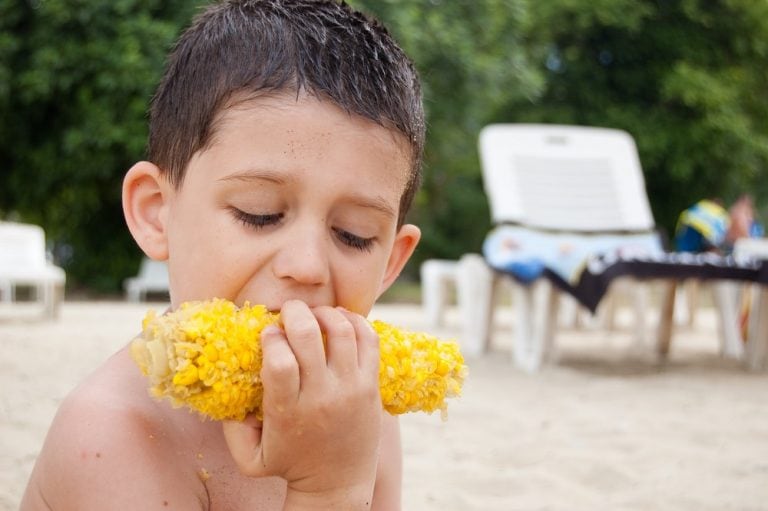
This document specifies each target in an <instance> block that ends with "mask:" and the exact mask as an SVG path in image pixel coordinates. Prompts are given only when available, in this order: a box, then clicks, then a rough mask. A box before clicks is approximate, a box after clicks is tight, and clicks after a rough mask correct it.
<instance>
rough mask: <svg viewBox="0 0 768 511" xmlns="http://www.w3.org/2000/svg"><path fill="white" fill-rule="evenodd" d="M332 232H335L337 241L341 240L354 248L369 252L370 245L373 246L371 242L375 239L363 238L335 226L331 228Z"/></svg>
mask: <svg viewBox="0 0 768 511" xmlns="http://www.w3.org/2000/svg"><path fill="white" fill-rule="evenodd" d="M333 232H334V234H336V237H337V238H338V239H339V241H341V242H342V243H343V244H345V245H347V246H348V247H351V248H354V249H356V250H360V251H361V252H370V251H371V247H373V242H374V241H375V239H376V238H363V237H362V236H358V235H356V234H352V233H351V232H349V231H345V230H344V229H338V228H336V227H334V228H333Z"/></svg>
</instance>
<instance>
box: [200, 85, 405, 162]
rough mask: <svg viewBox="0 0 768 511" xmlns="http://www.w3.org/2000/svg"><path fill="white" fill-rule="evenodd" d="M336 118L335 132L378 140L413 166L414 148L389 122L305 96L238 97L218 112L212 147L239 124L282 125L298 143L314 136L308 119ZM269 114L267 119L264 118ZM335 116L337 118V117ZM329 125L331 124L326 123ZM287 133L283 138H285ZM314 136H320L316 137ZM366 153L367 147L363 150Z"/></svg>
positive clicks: (231, 98) (293, 93)
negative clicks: (299, 140) (308, 128)
mask: <svg viewBox="0 0 768 511" xmlns="http://www.w3.org/2000/svg"><path fill="white" fill-rule="evenodd" d="M329 113H330V114H331V116H332V117H333V120H334V122H333V128H332V130H333V131H339V132H346V133H348V134H350V135H351V136H355V135H365V136H366V137H370V138H373V139H376V140H377V141H378V142H380V143H381V144H382V145H387V146H389V147H391V148H392V155H391V156H392V158H398V159H403V158H404V159H405V160H407V161H408V167H409V169H410V167H411V166H412V163H413V158H414V155H413V146H412V144H411V143H410V141H409V140H408V138H407V137H406V135H405V134H404V133H402V132H401V131H399V130H398V129H396V128H395V127H394V126H391V123H387V122H386V121H382V122H376V121H374V120H371V119H368V118H367V117H363V116H361V115H358V114H355V113H353V112H350V111H349V110H345V109H344V108H342V107H341V106H339V105H338V104H337V103H335V102H334V101H332V100H331V99H329V98H326V97H318V96H316V95H311V94H308V93H306V92H299V93H296V92H277V93H275V92H273V93H266V94H265V93H260V94H258V95H253V94H245V93H238V94H235V95H233V96H232V97H230V99H229V100H228V101H227V102H226V103H225V104H224V105H223V106H222V107H221V108H220V109H219V110H218V111H217V113H216V115H215V116H214V120H213V122H212V123H211V131H212V134H211V143H212V144H215V143H217V142H221V141H222V140H221V138H222V137H226V136H231V134H232V133H233V132H236V131H237V129H238V127H237V124H238V123H242V122H257V123H258V122H260V121H262V120H263V121H264V122H265V123H266V122H269V123H272V124H274V123H276V122H277V123H279V124H280V128H282V129H283V130H285V133H287V134H290V135H293V137H294V138H296V139H303V138H305V137H308V136H311V135H310V133H308V130H307V129H306V128H307V122H306V121H307V119H309V120H312V119H315V120H318V121H325V120H327V119H328V118H329ZM265 114H268V115H265ZM334 114H335V115H334ZM326 125H328V123H326ZM285 133H284V134H285ZM330 134H331V130H329V131H328V132H327V133H325V135H326V136H328V135H330ZM314 136H318V135H317V133H315V134H314ZM359 149H360V151H365V150H366V147H360V148H359Z"/></svg>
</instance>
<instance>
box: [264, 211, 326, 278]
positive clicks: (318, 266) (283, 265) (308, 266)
mask: <svg viewBox="0 0 768 511" xmlns="http://www.w3.org/2000/svg"><path fill="white" fill-rule="evenodd" d="M292 231H293V232H290V233H289V232H286V233H285V238H284V240H283V243H281V244H280V247H278V249H277V251H276V253H275V258H274V260H273V264H272V266H273V270H272V271H273V273H274V275H275V276H276V277H277V278H279V279H283V280H285V279H288V280H292V281H294V282H295V283H296V284H301V285H306V286H319V285H322V284H326V283H327V282H328V280H329V279H330V269H329V259H328V252H327V251H328V235H327V234H326V233H325V227H324V226H322V227H304V228H301V229H295V230H292Z"/></svg>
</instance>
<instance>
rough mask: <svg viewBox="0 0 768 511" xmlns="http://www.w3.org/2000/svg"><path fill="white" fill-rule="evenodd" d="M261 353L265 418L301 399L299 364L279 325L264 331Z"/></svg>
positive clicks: (271, 326) (262, 333)
mask: <svg viewBox="0 0 768 511" xmlns="http://www.w3.org/2000/svg"><path fill="white" fill-rule="evenodd" d="M261 350H262V353H263V359H262V365H261V380H262V382H263V384H264V399H263V405H264V414H265V415H267V414H274V413H279V412H281V411H283V410H284V409H286V408H287V407H288V406H291V405H292V404H294V403H295V402H296V401H297V400H298V398H299V389H300V385H301V382H300V377H299V363H298V362H297V360H296V356H295V355H294V354H293V350H291V346H290V344H289V343H288V339H287V338H286V336H285V333H284V332H283V331H282V330H280V328H279V327H277V326H275V325H270V326H268V327H266V328H264V330H262V332H261Z"/></svg>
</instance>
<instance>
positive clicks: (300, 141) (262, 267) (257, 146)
mask: <svg viewBox="0 0 768 511" xmlns="http://www.w3.org/2000/svg"><path fill="white" fill-rule="evenodd" d="M214 129H215V134H214V137H213V141H212V144H211V145H210V147H208V148H207V149H205V150H203V151H201V152H198V153H197V154H196V155H195V156H194V157H193V158H192V160H191V161H190V163H189V165H188V167H187V171H186V175H185V178H184V182H183V184H182V185H181V187H180V188H179V189H178V190H172V189H170V190H169V191H167V193H166V195H167V198H166V201H165V212H164V215H165V217H164V221H165V233H166V238H167V250H168V260H169V269H170V277H171V290H172V291H171V300H172V305H173V306H174V307H176V306H178V304H179V303H180V302H182V301H187V300H199V299H207V298H213V297H220V298H228V299H230V300H232V301H234V302H235V303H237V304H239V305H242V303H243V302H245V301H249V302H250V303H252V304H256V303H261V304H265V305H266V306H267V307H268V308H269V309H271V310H279V308H280V306H281V305H282V304H283V302H285V301H286V300H288V299H299V300H303V301H305V302H306V303H307V304H309V305H310V306H317V305H333V306H343V307H345V308H347V309H349V310H352V311H355V312H358V313H361V314H367V313H368V312H369V311H370V308H371V306H372V305H373V303H374V301H375V300H376V298H378V296H379V295H380V294H381V293H382V292H383V291H384V290H385V289H386V288H387V287H388V286H389V284H391V283H392V281H393V280H394V279H395V278H396V277H397V274H399V272H400V270H401V269H402V266H403V265H404V264H405V262H406V261H407V259H408V257H409V256H410V255H411V253H412V252H413V249H414V248H415V245H416V243H417V242H418V239H419V230H418V229H417V228H416V227H415V226H412V225H405V226H403V227H402V228H401V229H399V230H398V229H397V218H398V209H399V204H400V196H401V195H402V193H403V190H404V187H405V184H406V180H407V178H408V172H409V168H410V167H409V166H410V159H409V156H410V155H409V153H408V149H407V147H408V145H407V143H406V142H405V140H404V139H403V138H402V137H400V136H399V135H396V134H394V133H393V132H392V131H390V130H387V129H385V128H383V127H381V126H379V125H377V124H375V123H373V122H371V121H368V120H366V119H363V118H359V117H357V116H350V115H349V114H347V113H345V112H344V111H342V110H341V109H339V108H338V107H337V106H335V105H334V104H332V103H331V102H329V101H325V102H323V101H318V100H317V99H315V98H313V97H308V96H306V95H301V96H300V97H299V99H298V100H297V99H296V97H295V96H280V97H271V98H260V99H257V100H252V101H248V102H244V103H240V104H238V105H236V106H234V107H232V108H229V109H227V110H225V111H224V112H223V113H222V114H221V115H220V117H219V119H218V121H217V122H216V123H215V125H214Z"/></svg>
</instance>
